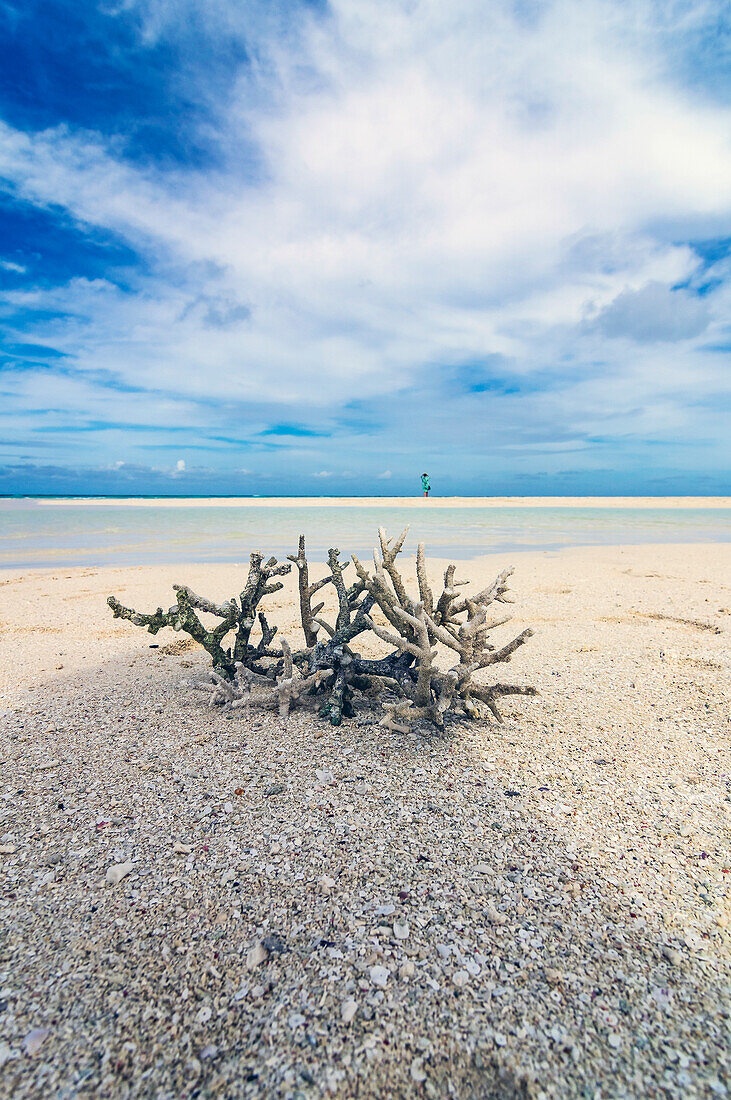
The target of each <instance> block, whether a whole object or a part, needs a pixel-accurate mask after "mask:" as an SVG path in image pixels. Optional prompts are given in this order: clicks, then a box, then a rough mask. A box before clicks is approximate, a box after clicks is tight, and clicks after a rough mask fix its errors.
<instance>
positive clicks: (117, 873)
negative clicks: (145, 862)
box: [106, 860, 133, 886]
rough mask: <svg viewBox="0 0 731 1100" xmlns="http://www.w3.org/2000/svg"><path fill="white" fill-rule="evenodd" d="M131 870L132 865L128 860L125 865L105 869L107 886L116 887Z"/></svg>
mask: <svg viewBox="0 0 731 1100" xmlns="http://www.w3.org/2000/svg"><path fill="white" fill-rule="evenodd" d="M132 868H133V864H132V863H131V862H130V861H129V860H128V861H127V862H126V863H114V864H112V866H111V867H109V868H108V869H107V875H106V883H107V886H116V885H117V884H118V883H120V882H121V881H122V879H123V878H125V877H126V876H127V875H128V874H129V873H130V871H131V870H132Z"/></svg>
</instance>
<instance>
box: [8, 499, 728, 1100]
mask: <svg viewBox="0 0 731 1100" xmlns="http://www.w3.org/2000/svg"><path fill="white" fill-rule="evenodd" d="M216 503H218V502H216ZM256 503H260V502H258V501H257V502H256ZM358 503H361V502H358ZM435 503H436V502H435ZM730 559H731V551H730V549H729V547H728V546H718V545H705V546H686V547H683V546H662V547H652V546H643V547H623V548H611V547H600V548H590V549H580V550H567V551H563V552H560V553H557V554H547V553H526V554H518V555H511V560H513V561H514V562H515V564H516V566H517V571H516V575H515V578H514V590H515V593H516V596H517V597H518V604H517V606H516V619H515V621H514V623H513V624H511V626H513V627H515V628H516V629H519V628H522V627H523V626H524V625H532V626H533V627H535V629H536V636H535V637H534V638H533V639H531V642H530V643H529V644H528V645H527V646H525V647H524V649H523V650H521V652H520V654H519V655H518V656H516V658H515V660H514V662H513V663H512V664H511V665H509V666H508V668H507V672H508V673H509V676H510V678H514V679H515V681H516V682H519V683H532V684H535V685H536V686H537V687H538V688H539V689H540V691H541V696H540V698H538V699H535V700H532V699H520V700H513V701H511V702H507V703H506V705H505V710H506V714H507V720H506V723H505V725H504V726H502V727H501V726H496V725H494V724H491V723H489V722H486V721H485V722H480V723H472V724H469V725H463V726H458V727H455V728H453V730H452V732H451V733H450V735H449V736H448V737H443V738H434V739H424V738H422V737H416V736H414V737H403V736H401V737H399V736H397V735H390V734H386V733H384V731H382V730H380V729H379V728H378V726H377V725H375V724H374V721H373V715H372V714H370V713H369V712H367V711H366V710H363V711H362V712H361V714H360V717H359V718H357V719H355V720H353V721H351V722H349V723H346V724H344V725H343V727H342V728H341V731H340V732H337V731H335V730H332V729H331V728H329V727H327V726H325V725H323V724H322V722H321V721H320V720H318V719H317V718H314V717H312V716H311V715H310V714H308V713H302V712H297V713H295V715H294V716H293V717H292V718H291V719H290V722H289V725H288V727H287V728H286V730H285V729H283V728H281V727H280V725H279V724H278V722H277V721H276V720H275V719H274V718H272V717H271V716H269V715H264V714H259V713H256V712H252V713H251V714H250V715H248V716H247V715H246V714H244V713H241V712H239V713H237V714H236V715H235V716H234V717H233V718H231V719H230V720H227V719H226V717H225V716H224V715H223V714H221V713H220V712H218V711H211V710H207V709H206V708H205V706H204V698H203V696H201V695H200V694H198V693H195V692H192V691H191V690H189V689H184V688H179V687H177V686H176V685H178V684H179V683H180V681H181V678H182V677H185V676H190V675H191V674H193V673H195V672H196V671H197V670H203V669H204V667H205V660H204V658H205V655H204V654H202V653H201V651H200V650H197V649H196V648H191V647H189V646H187V645H186V644H185V641H184V639H182V638H181V637H180V636H179V635H173V634H172V633H169V635H167V636H166V634H160V635H158V636H157V637H155V638H152V637H150V636H149V635H148V634H146V633H144V632H142V631H140V630H139V629H136V628H134V627H133V626H132V625H131V624H129V623H126V622H120V621H115V620H113V619H112V618H111V615H110V613H109V610H108V608H107V607H106V605H105V602H104V600H105V597H106V596H107V595H108V594H110V593H115V594H116V595H117V596H119V597H120V599H122V600H123V601H124V602H125V603H127V604H131V605H133V606H136V607H138V608H142V609H146V610H151V609H152V608H154V607H155V606H157V605H158V604H160V603H161V604H162V605H163V606H167V605H168V604H169V603H170V602H172V599H171V596H172V593H171V590H170V586H171V584H172V582H173V581H181V580H184V581H185V582H186V583H189V584H190V585H192V587H193V588H195V589H196V590H197V591H200V592H203V593H205V594H206V595H209V596H211V597H225V596H228V595H231V594H233V593H235V592H236V591H238V588H239V587H240V581H241V579H242V577H243V575H244V573H245V570H244V569H243V568H240V567H239V568H237V567H235V566H223V565H205V566H201V565H191V566H188V567H186V566H180V565H179V566H174V567H145V568H136V569H105V570H93V569H57V570H42V571H32V570H31V571H26V572H22V571H12V572H4V573H2V574H0V645H1V646H2V662H1V664H0V708H2V707H4V708H5V713H4V716H3V717H2V718H0V727H1V737H0V762H1V763H0V767H1V768H2V776H3V792H2V793H3V801H2V802H0V853H3V854H0V884H1V885H2V890H1V891H0V1006H1V1007H0V1064H1V1063H3V1062H4V1065H2V1066H1V1068H0V1094H2V1095H7V1096H11V1095H12V1096H13V1097H42V1096H43V1097H45V1096H60V1095H63V1096H73V1095H88V1096H108V1097H117V1096H119V1097H132V1096H154V1097H175V1098H176V1100H177V1098H178V1097H187V1096H191V1095H193V1094H194V1090H196V1089H197V1090H199V1091H198V1092H197V1093H196V1095H199V1096H206V1097H207V1096H237V1097H238V1096H257V1097H259V1096H260V1097H272V1096H282V1097H290V1098H295V1097H297V1098H302V1097H304V1098H307V1100H309V1098H310V1097H312V1098H315V1097H321V1096H328V1095H329V1096H336V1097H342V1098H346V1097H348V1098H349V1097H354V1096H359V1097H379V1098H381V1097H400V1096H411V1095H414V1096H421V1095H427V1096H430V1097H439V1098H441V1097H447V1096H456V1097H460V1098H462V1097H470V1098H471V1097H475V1098H477V1097H493V1098H497V1097H506V1098H514V1097H535V1098H541V1097H556V1098H559V1097H561V1098H563V1097H574V1096H576V1097H578V1096H591V1097H602V1098H603V1100H604V1098H612V1097H638V1098H639V1097H655V1096H663V1097H677V1098H679V1100H680V1098H681V1097H682V1098H684V1100H685V1098H689V1097H710V1096H718V1097H723V1096H725V1095H727V1092H728V1089H729V1062H728V1051H729V1049H731V1048H730V1047H729V1043H728V1039H729V1034H728V1025H729V1012H728V1006H729V999H728V986H727V981H728V974H729V970H728V960H729V918H730V915H731V913H730V909H729V897H728V882H729V878H731V874H730V873H729V872H730V871H731V862H730V856H729V852H730V851H731V844H730V839H731V834H730V830H729V820H730V818H731V815H730V813H729V811H730V810H731V802H730V801H729V798H730V795H729V775H730V773H731V757H730V756H729V750H730V749H731V710H730V707H729V691H730V688H729V685H730V683H731V681H730V679H729V671H730V670H731V652H730V651H729V644H728V638H729V626H730V624H731V569H729V566H730V565H731V560H730ZM505 564H507V562H506V560H505V558H504V557H502V556H501V557H493V558H490V559H481V560H480V561H478V562H474V563H463V564H462V566H461V573H462V575H468V574H469V575H470V576H471V577H472V578H474V580H475V581H476V582H478V583H479V582H480V581H484V580H486V579H488V577H490V578H491V577H492V576H493V575H494V573H495V572H497V569H498V568H499V567H502V566H504V565H505ZM267 610H268V613H269V614H270V617H271V618H272V619H274V620H275V621H277V622H280V623H281V626H282V629H283V630H284V632H285V633H286V634H287V635H288V636H289V637H291V638H293V639H294V622H295V601H294V593H293V591H292V589H291V588H290V589H288V590H286V591H285V592H283V593H279V594H277V596H275V597H272V598H270V599H269V600H268V601H267ZM505 629H506V632H507V630H508V629H509V628H505ZM151 644H153V645H155V644H159V645H160V648H159V649H150V648H149V646H150V645H151ZM376 644H378V643H376ZM0 713H2V711H1V709H0ZM376 717H377V716H376ZM237 792H239V793H237ZM268 792H274V793H268ZM176 843H177V844H178V851H176V850H175V845H176ZM181 845H182V846H183V848H182V850H181ZM188 848H189V849H190V851H189V852H188V851H187V850H186V849H188ZM127 860H129V861H131V862H132V867H133V869H132V872H131V873H130V874H129V875H127V877H125V878H124V879H122V881H121V882H120V883H119V884H118V885H114V886H113V885H107V884H106V883H105V876H106V872H107V870H108V868H109V867H110V866H111V865H115V864H121V863H124V862H125V861H127ZM394 922H397V923H399V925H401V924H407V925H408V927H409V934H408V937H407V938H406V939H405V940H401V939H399V938H398V937H397V936H396V935H395V933H394V928H393V925H394ZM401 931H402V929H401ZM267 937H273V939H268V938H267ZM262 939H264V941H265V942H267V943H269V945H270V952H269V955H268V957H267V958H266V959H264V960H263V961H261V962H260V963H259V964H258V965H257V966H256V967H255V968H254V969H249V968H247V962H246V957H247V951H248V950H249V949H250V948H252V946H253V945H255V944H256V943H257V942H259V941H260V940H262ZM280 947H281V949H282V950H281V953H280ZM250 961H252V962H253V961H255V957H254V956H252V958H251V960H250ZM374 968H385V970H386V971H387V974H386V975H385V976H384V975H383V972H382V970H378V969H374ZM379 980H383V981H385V986H384V987H383V988H381V987H380V986H379V985H378V984H377V983H378V981H379ZM347 1001H354V1002H355V1003H356V1005H357V1010H356V1013H355V1016H354V1019H353V1020H352V1022H351V1023H345V1022H343V1017H342V1006H343V1004H344V1002H347ZM29 1051H31V1052H34V1053H29Z"/></svg>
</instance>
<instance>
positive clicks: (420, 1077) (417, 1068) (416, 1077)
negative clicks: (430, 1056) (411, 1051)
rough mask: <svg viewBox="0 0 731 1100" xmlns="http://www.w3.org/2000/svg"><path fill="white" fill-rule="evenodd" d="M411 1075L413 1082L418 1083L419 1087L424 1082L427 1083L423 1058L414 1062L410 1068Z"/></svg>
mask: <svg viewBox="0 0 731 1100" xmlns="http://www.w3.org/2000/svg"><path fill="white" fill-rule="evenodd" d="M409 1074H410V1076H411V1080H412V1081H416V1083H417V1085H420V1084H421V1083H422V1081H426V1074H425V1073H424V1064H423V1062H422V1060H421V1058H414V1060H413V1062H412V1063H411V1065H410V1066H409Z"/></svg>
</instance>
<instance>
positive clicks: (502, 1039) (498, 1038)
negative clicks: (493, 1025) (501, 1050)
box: [493, 1031, 508, 1047]
mask: <svg viewBox="0 0 731 1100" xmlns="http://www.w3.org/2000/svg"><path fill="white" fill-rule="evenodd" d="M493 1040H494V1042H495V1046H496V1047H504V1046H505V1045H506V1044H507V1041H508V1040H507V1037H506V1036H505V1035H503V1034H501V1032H499V1031H496V1032H495V1034H494V1035H493Z"/></svg>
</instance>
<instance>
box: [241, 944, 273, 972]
mask: <svg viewBox="0 0 731 1100" xmlns="http://www.w3.org/2000/svg"><path fill="white" fill-rule="evenodd" d="M268 958H269V952H268V951H267V949H266V947H264V944H263V943H261V942H259V943H255V944H254V946H253V947H251V948H249V950H248V951H247V953H246V969H247V970H256V968H257V966H260V965H261V963H263V962H266V960H267V959H268Z"/></svg>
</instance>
